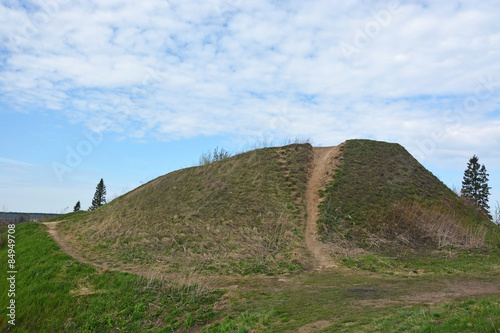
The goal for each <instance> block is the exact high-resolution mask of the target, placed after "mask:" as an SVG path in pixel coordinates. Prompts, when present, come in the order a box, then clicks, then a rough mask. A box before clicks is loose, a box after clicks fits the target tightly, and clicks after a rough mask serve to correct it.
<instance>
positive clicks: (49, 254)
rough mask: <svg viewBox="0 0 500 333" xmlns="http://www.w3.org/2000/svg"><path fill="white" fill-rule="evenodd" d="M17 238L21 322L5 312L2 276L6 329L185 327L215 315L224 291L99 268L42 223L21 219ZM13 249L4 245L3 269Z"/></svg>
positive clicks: (1, 322) (0, 326)
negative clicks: (70, 251)
mask: <svg viewBox="0 0 500 333" xmlns="http://www.w3.org/2000/svg"><path fill="white" fill-rule="evenodd" d="M5 231H6V230H0V234H1V233H4V232H5ZM15 237H16V246H15V251H16V271H17V272H18V273H17V274H16V281H15V290H16V291H15V297H14V298H13V299H15V304H16V317H15V326H12V325H11V324H9V323H8V320H11V318H8V317H7V316H6V315H7V310H6V307H7V304H9V302H10V298H8V295H7V290H8V289H9V285H8V283H9V281H8V280H7V279H6V278H5V275H2V276H4V278H2V279H0V290H2V293H1V294H0V304H1V305H2V308H3V309H4V311H2V313H1V314H0V331H2V332H9V331H15V332H118V331H122V332H123V331H125V332H174V331H176V332H181V331H187V330H188V329H189V328H192V327H194V326H198V325H204V324H206V323H208V322H210V321H212V320H213V319H214V318H216V317H217V313H218V311H217V310H215V309H214V305H215V304H216V303H217V301H219V299H220V297H221V295H222V292H220V291H217V290H210V289H207V288H203V287H201V286H198V285H192V286H182V285H175V284H172V283H166V282H164V281H158V280H154V279H146V278H141V277H138V276H136V275H132V274H127V273H120V272H111V271H105V272H98V271H96V269H95V268H94V267H92V266H90V265H87V264H82V263H80V262H78V261H76V260H74V259H73V258H71V257H69V256H68V255H67V254H65V253H63V252H62V251H61V250H60V249H59V247H58V246H57V244H55V243H54V241H53V240H52V239H50V237H49V236H48V234H47V231H46V227H45V226H44V225H40V224H36V223H23V224H19V225H17V226H16V232H15ZM7 249H8V247H7V246H5V245H4V246H2V247H0V258H2V260H1V261H0V269H1V270H2V272H4V273H5V272H7V271H8V268H7V259H6V258H7ZM3 291H5V292H3Z"/></svg>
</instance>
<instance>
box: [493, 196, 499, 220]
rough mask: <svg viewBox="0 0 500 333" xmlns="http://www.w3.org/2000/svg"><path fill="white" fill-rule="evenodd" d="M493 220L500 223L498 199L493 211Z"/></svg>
mask: <svg viewBox="0 0 500 333" xmlns="http://www.w3.org/2000/svg"><path fill="white" fill-rule="evenodd" d="M493 222H494V223H495V224H496V225H500V204H499V203H498V201H497V203H496V205H495V211H494V212H493Z"/></svg>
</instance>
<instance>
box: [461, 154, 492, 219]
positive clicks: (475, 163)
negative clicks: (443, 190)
mask: <svg viewBox="0 0 500 333" xmlns="http://www.w3.org/2000/svg"><path fill="white" fill-rule="evenodd" d="M488 176H489V174H488V173H487V172H486V167H485V166H484V164H483V165H482V166H481V165H479V158H478V157H477V156H476V155H474V156H472V158H471V159H470V160H469V163H467V169H466V170H465V172H464V179H463V180H462V191H461V193H462V196H463V197H466V198H467V199H470V200H471V201H472V202H474V203H476V204H477V205H478V206H479V207H481V208H483V209H484V210H485V211H486V212H487V211H488V209H489V208H490V206H489V205H488V196H489V195H490V188H491V187H489V186H488V180H489V179H488Z"/></svg>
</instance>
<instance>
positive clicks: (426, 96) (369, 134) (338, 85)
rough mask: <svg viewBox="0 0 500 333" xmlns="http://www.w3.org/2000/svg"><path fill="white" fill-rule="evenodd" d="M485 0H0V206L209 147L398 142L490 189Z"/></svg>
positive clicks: (495, 115)
mask: <svg viewBox="0 0 500 333" xmlns="http://www.w3.org/2000/svg"><path fill="white" fill-rule="evenodd" d="M499 12H500V3H498V2H497V1H482V2H480V3H477V2H475V1H462V2H455V1H439V2H435V1H433V2H431V1H399V2H398V1H387V2H385V1H307V2H305V1H289V2H281V1H243V0H211V1H186V0H183V1H174V0H168V1H156V0H150V1H111V0H110V1H95V2H92V1H72V0H51V1H12V0H0V22H1V24H0V115H1V122H0V147H1V149H0V171H1V173H0V209H1V210H4V211H28V212H53V213H61V212H65V211H70V210H72V207H73V206H74V204H75V203H76V202H77V201H78V200H80V201H81V203H82V206H83V207H84V208H86V207H88V206H89V205H90V202H91V199H92V196H93V194H94V191H95V186H96V185H97V183H98V182H99V180H100V179H101V178H103V179H104V181H105V184H106V186H107V190H108V195H107V197H108V199H113V198H114V197H116V196H118V195H121V194H123V193H126V192H127V191H129V190H132V189H134V188H135V187H137V186H139V185H141V184H142V183H144V182H146V181H149V180H151V179H153V178H155V177H157V176H160V175H163V174H165V173H167V172H170V171H173V170H176V169H179V168H184V167H188V166H192V165H195V164H196V163H197V162H198V159H199V156H200V154H201V153H203V152H205V151H207V150H209V149H213V148H214V147H216V146H219V147H224V148H225V149H227V150H229V151H231V152H239V151H242V150H245V149H249V148H251V147H252V146H253V145H254V143H255V142H259V141H263V140H265V141H270V142H271V141H272V142H273V143H275V144H280V143H282V142H284V141H285V140H286V139H287V138H295V137H301V138H310V139H311V140H312V142H313V144H315V145H321V146H327V145H337V144H339V143H341V142H343V141H345V140H347V139H351V138H370V139H376V140H384V141H391V142H398V143H400V144H402V145H403V146H404V147H405V148H406V149H407V150H408V151H410V152H411V153H412V154H413V155H414V156H415V157H416V158H417V159H418V160H419V161H420V162H421V163H422V164H424V165H425V166H426V167H427V168H429V169H430V170H431V171H432V172H433V173H434V174H436V175H437V176H438V177H439V178H440V179H441V180H443V181H444V182H445V183H446V184H447V185H448V186H450V187H460V184H461V179H462V176H463V171H464V169H465V167H466V164H467V161H468V159H469V158H470V157H471V156H472V155H473V154H477V155H478V156H479V160H480V163H484V164H485V165H486V168H487V170H488V172H489V174H490V186H491V187H492V190H491V193H492V195H491V197H490V205H491V206H492V207H493V206H494V205H495V201H497V200H498V201H500V163H499V162H500V152H499V147H500V111H499V110H500V62H499V59H500V22H499V20H498V13H499Z"/></svg>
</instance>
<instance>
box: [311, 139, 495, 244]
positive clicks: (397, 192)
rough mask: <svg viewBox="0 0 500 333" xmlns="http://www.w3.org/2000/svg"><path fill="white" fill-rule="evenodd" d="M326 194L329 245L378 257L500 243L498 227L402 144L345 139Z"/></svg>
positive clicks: (324, 227)
mask: <svg viewBox="0 0 500 333" xmlns="http://www.w3.org/2000/svg"><path fill="white" fill-rule="evenodd" d="M323 196H324V201H323V202H322V204H321V213H322V216H321V218H320V220H319V225H320V231H321V234H322V236H323V238H324V240H325V241H332V242H336V243H340V244H349V245H354V246H356V247H361V248H364V249H370V250H372V251H376V252H378V253H384V252H386V253H387V252H389V253H401V252H406V251H408V250H412V251H433V250H435V249H436V248H441V247H444V246H446V245H448V244H451V245H459V246H462V247H474V245H475V244H479V245H482V244H483V243H484V244H486V245H490V246H496V247H498V246H499V244H500V228H499V227H498V226H496V225H494V224H493V223H492V222H491V221H489V219H488V218H487V217H486V216H485V215H483V214H481V213H480V212H478V211H477V210H476V209H474V208H473V207H472V206H470V205H469V204H467V203H466V202H464V201H463V200H462V199H460V198H459V197H458V196H457V195H456V194H455V193H453V192H452V191H451V190H450V189H448V188H447V187H446V186H445V185H444V184H443V183H442V182H441V181H440V180H439V179H437V178H436V177H435V176H434V175H433V174H432V173H430V172H429V171H428V170H426V169H425V168H424V167H423V166H422V165H421V164H420V163H418V161H417V160H415V159H414V158H413V157H412V156H411V155H410V154H409V153H408V152H407V151H406V150H405V149H404V148H403V147H402V146H400V145H398V144H394V143H386V142H378V141H371V140H349V141H346V143H345V145H344V147H343V158H342V165H341V166H340V168H339V169H338V170H337V171H336V174H335V176H334V179H333V181H332V182H331V183H330V184H329V185H328V187H327V189H326V191H324V192H323ZM443 235H446V236H449V238H448V239H443V237H444V236H443Z"/></svg>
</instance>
